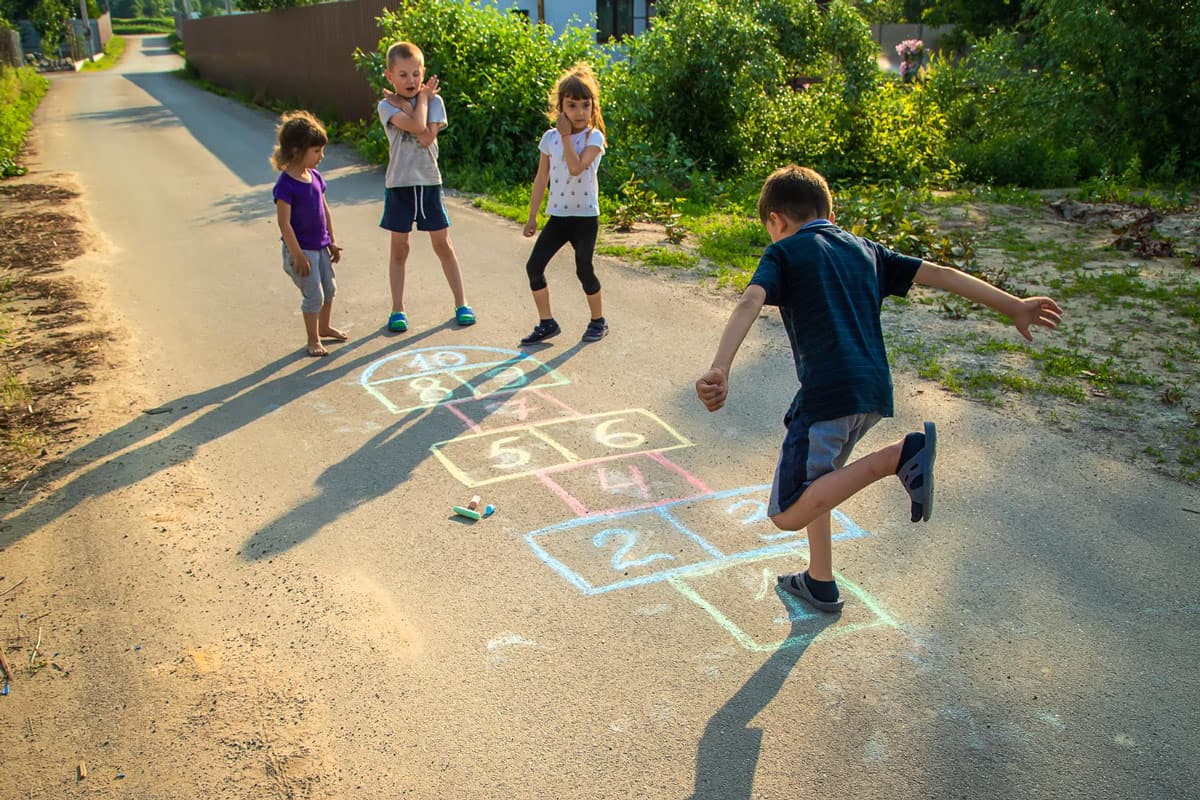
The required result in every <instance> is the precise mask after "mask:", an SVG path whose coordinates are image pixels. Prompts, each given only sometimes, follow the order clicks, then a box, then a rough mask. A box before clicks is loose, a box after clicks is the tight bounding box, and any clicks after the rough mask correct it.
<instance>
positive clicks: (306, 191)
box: [272, 169, 331, 250]
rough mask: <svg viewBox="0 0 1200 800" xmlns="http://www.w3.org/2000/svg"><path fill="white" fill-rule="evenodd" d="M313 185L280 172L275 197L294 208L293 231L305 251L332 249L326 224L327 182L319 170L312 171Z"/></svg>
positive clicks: (276, 182)
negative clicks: (325, 200)
mask: <svg viewBox="0 0 1200 800" xmlns="http://www.w3.org/2000/svg"><path fill="white" fill-rule="evenodd" d="M308 174H309V175H312V183H304V182H303V181H298V180H296V179H295V178H293V177H292V176H291V175H288V174H287V173H286V172H281V173H279V180H277V181H275V189H274V191H273V192H272V195H273V196H274V198H275V199H276V200H282V201H283V202H285V203H287V204H288V205H289V206H291V207H292V230H294V231H295V232H296V240H297V241H299V242H300V249H301V250H320V249H321V248H323V247H328V246H329V243H330V241H331V239H330V238H329V226H328V225H326V224H325V203H324V197H325V179H324V178H322V177H321V173H319V172H317V171H316V170H315V169H310V170H309V171H308Z"/></svg>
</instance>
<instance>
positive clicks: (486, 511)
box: [483, 504, 496, 517]
mask: <svg viewBox="0 0 1200 800" xmlns="http://www.w3.org/2000/svg"><path fill="white" fill-rule="evenodd" d="M495 513H496V507H495V506H493V505H490V504H489V505H488V506H487V507H486V508H484V509H483V515H484V516H485V517H490V516H491V515H492V514H495Z"/></svg>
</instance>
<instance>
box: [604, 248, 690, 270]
mask: <svg viewBox="0 0 1200 800" xmlns="http://www.w3.org/2000/svg"><path fill="white" fill-rule="evenodd" d="M596 252H597V253H599V254H600V255H603V256H614V257H616V258H623V259H626V260H629V261H635V262H637V263H639V264H645V265H646V266H650V267H671V268H673V269H693V268H694V267H696V266H697V265H698V264H699V263H700V259H699V258H698V257H697V256H694V255H692V254H691V253H686V252H684V251H682V250H671V249H669V248H666V247H646V246H641V247H630V246H627V245H602V246H600V247H597V248H596Z"/></svg>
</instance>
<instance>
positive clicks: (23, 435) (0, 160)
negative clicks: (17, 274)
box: [0, 67, 50, 477]
mask: <svg viewBox="0 0 1200 800" xmlns="http://www.w3.org/2000/svg"><path fill="white" fill-rule="evenodd" d="M49 85H50V84H49V81H47V80H46V79H45V78H44V77H42V76H41V75H39V74H37V72H35V71H34V70H32V69H30V68H28V67H22V68H20V69H12V68H11V67H0V176H2V177H4V178H8V177H13V176H16V175H23V174H24V173H25V168H24V167H22V166H20V165H19V164H18V163H17V158H18V156H19V154H20V150H21V147H22V146H23V145H24V143H25V137H26V135H27V134H28V133H29V128H30V127H31V125H32V124H33V122H32V120H33V112H34V110H35V109H36V108H37V106H38V103H39V102H41V99H42V97H43V96H44V95H45V94H46V90H47V88H49ZM11 298H12V282H11V280H10V278H9V276H8V275H7V274H0V412H4V413H0V416H2V417H5V418H7V416H8V414H7V412H8V411H9V410H13V409H22V408H27V407H29V406H30V404H31V403H32V402H33V395H32V392H30V390H29V388H28V387H27V386H26V385H25V384H24V383H23V382H22V381H21V380H20V378H19V376H17V375H14V374H12V373H11V372H10V370H9V367H8V363H9V359H8V357H7V351H8V349H9V347H11V342H10V340H9V332H10V331H11V329H12V323H11V321H10V320H9V319H8V316H7V313H8V312H6V311H5V310H4V309H7V308H8V307H9V302H10V300H11ZM0 436H2V437H3V441H2V442H0V449H3V450H4V451H5V452H9V453H18V454H22V455H29V454H31V453H33V452H35V451H37V450H38V449H39V448H40V447H41V446H42V444H43V442H42V440H41V438H40V437H39V436H38V435H36V434H35V433H32V432H30V431H27V430H25V429H23V428H21V427H19V426H10V425H2V426H0ZM0 477H2V476H0Z"/></svg>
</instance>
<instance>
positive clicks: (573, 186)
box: [538, 128, 604, 217]
mask: <svg viewBox="0 0 1200 800" xmlns="http://www.w3.org/2000/svg"><path fill="white" fill-rule="evenodd" d="M571 144H572V145H573V146H574V147H575V152H576V153H583V151H584V149H585V148H588V147H599V148H600V153H599V155H597V156H596V158H595V160H593V161H592V163H591V164H589V165H588V168H587V169H585V170H584V171H583V172H581V173H579V174H578V175H572V174H571V172H570V170H569V169H568V168H567V160H566V158H564V157H563V149H562V147H563V143H562V136H561V135H560V134H559V132H558V130H557V129H556V128H551V129H550V130H548V131H546V132H545V133H543V134H542V141H541V142H539V143H538V150H540V151H541V152H543V153H545V154H546V155H548V156H549V157H550V184H549V185H548V186H547V187H546V191H547V193H548V195H549V197H548V198H547V200H546V213H547V214H549V215H550V216H552V217H598V216H600V184H599V181H598V180H597V179H596V172H597V170H599V169H600V158H601V156H603V155H604V134H603V133H601V132H600V131H598V130H595V129H594V128H587V129H585V130H582V131H580V132H579V133H575V134H572V135H571Z"/></svg>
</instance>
